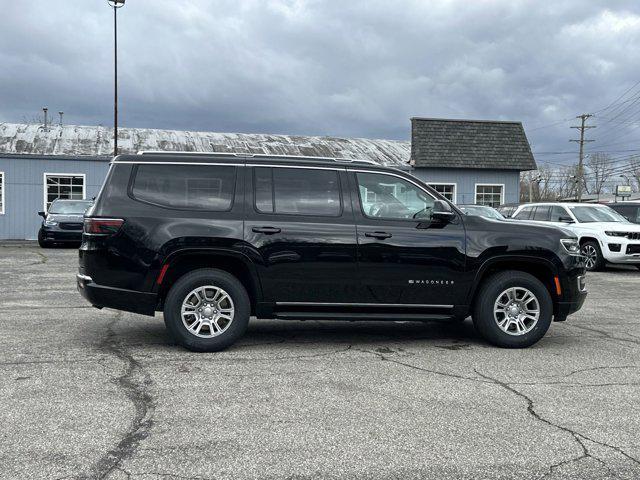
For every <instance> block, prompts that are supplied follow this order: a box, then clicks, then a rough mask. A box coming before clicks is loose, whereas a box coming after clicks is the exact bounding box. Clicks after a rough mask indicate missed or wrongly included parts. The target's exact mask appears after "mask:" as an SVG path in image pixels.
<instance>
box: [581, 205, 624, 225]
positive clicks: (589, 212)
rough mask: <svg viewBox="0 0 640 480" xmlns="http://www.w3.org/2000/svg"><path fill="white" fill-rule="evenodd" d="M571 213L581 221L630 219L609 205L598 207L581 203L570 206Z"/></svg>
mask: <svg viewBox="0 0 640 480" xmlns="http://www.w3.org/2000/svg"><path fill="white" fill-rule="evenodd" d="M569 209H570V210H571V213H573V215H574V216H575V217H576V219H577V220H578V222H580V223H593V222H623V223H629V221H628V220H627V219H626V218H624V217H623V216H622V215H620V214H619V213H618V212H616V211H614V210H613V209H611V208H609V207H604V206H602V207H596V206H587V205H579V206H575V207H569Z"/></svg>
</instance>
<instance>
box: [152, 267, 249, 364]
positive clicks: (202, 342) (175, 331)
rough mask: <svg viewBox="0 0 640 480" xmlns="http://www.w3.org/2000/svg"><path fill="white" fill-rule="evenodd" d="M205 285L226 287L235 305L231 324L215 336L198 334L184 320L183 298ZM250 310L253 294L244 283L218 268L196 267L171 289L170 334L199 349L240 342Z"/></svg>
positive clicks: (166, 315) (167, 319)
mask: <svg viewBox="0 0 640 480" xmlns="http://www.w3.org/2000/svg"><path fill="white" fill-rule="evenodd" d="M204 285H214V286H217V287H220V288H222V289H223V290H224V291H226V292H227V293H228V294H229V296H230V297H231V300H232V301H233V306H234V309H235V311H234V317H233V322H231V325H230V326H229V328H228V329H227V330H226V331H225V332H224V333H223V334H221V335H219V336H216V337H213V338H201V337H196V336H195V335H193V334H191V333H189V332H188V331H187V328H186V327H185V326H184V324H183V323H182V316H181V309H182V302H183V301H184V299H185V297H186V296H187V294H188V293H189V292H191V291H192V290H195V289H196V288H198V287H201V286H204ZM250 312H251V310H250V301H249V296H248V295H247V292H246V290H245V288H244V287H243V286H242V283H240V282H239V281H238V280H237V279H236V278H235V277H234V276H232V275H230V274H229V273H227V272H224V271H221V270H214V269H202V270H196V271H193V272H191V273H188V274H186V275H184V276H183V277H181V278H180V279H179V280H178V281H177V282H176V283H175V284H174V285H173V286H172V287H171V290H169V293H168V295H167V297H166V300H165V303H164V321H165V325H166V327H167V330H168V331H169V333H170V335H171V336H172V337H173V339H174V340H175V341H176V342H177V343H178V344H180V345H182V346H184V347H185V348H187V349H189V350H192V351H196V352H215V351H219V350H222V349H224V348H226V347H228V346H230V345H231V344H233V343H234V342H236V341H237V340H238V339H239V338H240V337H241V336H242V335H243V334H244V332H245V331H246V329H247V325H248V323H249V315H250Z"/></svg>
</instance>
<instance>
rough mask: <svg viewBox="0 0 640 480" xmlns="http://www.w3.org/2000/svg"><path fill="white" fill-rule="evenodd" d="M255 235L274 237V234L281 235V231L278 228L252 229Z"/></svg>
mask: <svg viewBox="0 0 640 480" xmlns="http://www.w3.org/2000/svg"><path fill="white" fill-rule="evenodd" d="M251 231H252V232H255V233H264V234H266V235H273V234H274V233H280V232H281V229H279V228H278V227H253V228H252V229H251Z"/></svg>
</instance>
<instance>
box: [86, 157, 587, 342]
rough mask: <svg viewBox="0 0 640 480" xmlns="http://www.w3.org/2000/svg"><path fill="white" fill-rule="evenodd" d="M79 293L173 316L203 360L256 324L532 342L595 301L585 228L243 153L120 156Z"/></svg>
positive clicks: (405, 178) (178, 335)
mask: <svg viewBox="0 0 640 480" xmlns="http://www.w3.org/2000/svg"><path fill="white" fill-rule="evenodd" d="M79 255H80V266H79V273H78V276H77V281H78V289H79V291H80V292H81V294H82V295H83V296H84V297H85V298H86V299H87V300H88V301H89V302H90V303H91V304H93V305H94V306H96V307H98V308H101V307H110V308H115V309H120V310H127V311H132V312H136V313H141V314H146V315H154V313H155V312H156V311H163V312H164V321H165V324H166V326H167V329H168V331H169V332H170V334H171V335H172V336H173V338H174V339H175V340H176V341H177V342H178V343H180V344H182V345H184V346H185V347H187V348H189V349H191V350H196V351H216V350H220V349H223V348H225V347H227V346H229V345H231V344H232V343H234V342H235V341H236V340H237V339H238V338H240V336H242V334H243V333H244V331H245V329H246V328H247V324H248V322H249V316H250V315H255V316H256V317H258V318H283V319H321V320H327V319H343V320H344V319H349V320H419V321H424V320H454V321H456V320H462V319H465V318H466V317H467V316H469V315H472V316H473V321H474V324H475V326H476V328H477V330H478V331H479V332H480V334H481V335H482V336H483V337H484V338H486V339H487V340H488V341H489V342H492V343H494V344H495V345H499V346H504V347H526V346H529V345H532V344H534V343H535V342H537V341H538V340H539V339H540V338H542V337H543V335H544V334H545V332H546V331H547V329H548V328H549V326H550V324H551V321H552V320H555V321H563V320H565V319H566V317H567V315H569V314H570V313H572V312H575V311H576V310H578V309H579V308H580V307H581V306H582V303H583V301H584V299H585V296H586V291H585V283H584V274H585V269H584V260H583V258H582V256H580V246H579V245H578V242H577V239H576V237H575V235H573V234H571V233H570V232H567V231H565V230H562V229H561V228H556V227H551V226H535V225H525V224H520V223H517V222H511V223H509V222H495V221H490V220H487V219H484V218H481V217H474V216H467V215H464V214H462V213H461V212H460V210H458V209H457V208H456V207H455V206H453V205H452V204H451V203H449V202H448V201H447V200H446V199H445V198H444V197H442V196H441V195H439V194H438V193H437V192H436V191H435V190H433V189H431V188H430V187H428V186H427V185H426V184H424V183H422V182H421V181H420V180H417V179H416V178H414V177H412V176H411V175H410V174H408V173H405V172H402V171H400V170H395V169H392V168H384V167H381V166H378V165H376V164H374V163H373V162H368V161H353V160H339V159H321V158H305V157H294V158H290V157H289V158H285V157H277V156H262V155H249V156H247V155H242V154H235V155H234V154H186V153H185V154H176V153H173V154H169V153H166V154H160V153H146V154H140V155H128V156H124V155H123V156H119V157H117V158H116V159H114V160H113V162H112V165H111V167H110V170H109V173H108V175H107V178H106V180H105V184H104V186H103V188H102V191H101V193H100V195H99V196H98V197H97V199H96V201H95V204H94V205H93V207H91V209H90V210H89V211H88V212H87V214H86V216H85V220H84V235H83V242H82V245H81V247H80V251H79Z"/></svg>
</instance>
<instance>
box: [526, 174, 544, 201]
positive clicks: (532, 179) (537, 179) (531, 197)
mask: <svg viewBox="0 0 640 480" xmlns="http://www.w3.org/2000/svg"><path fill="white" fill-rule="evenodd" d="M541 180H542V176H541V175H538V176H537V177H536V178H533V175H531V176H530V177H529V203H533V182H536V183H538V184H539V183H540V181H541Z"/></svg>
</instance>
